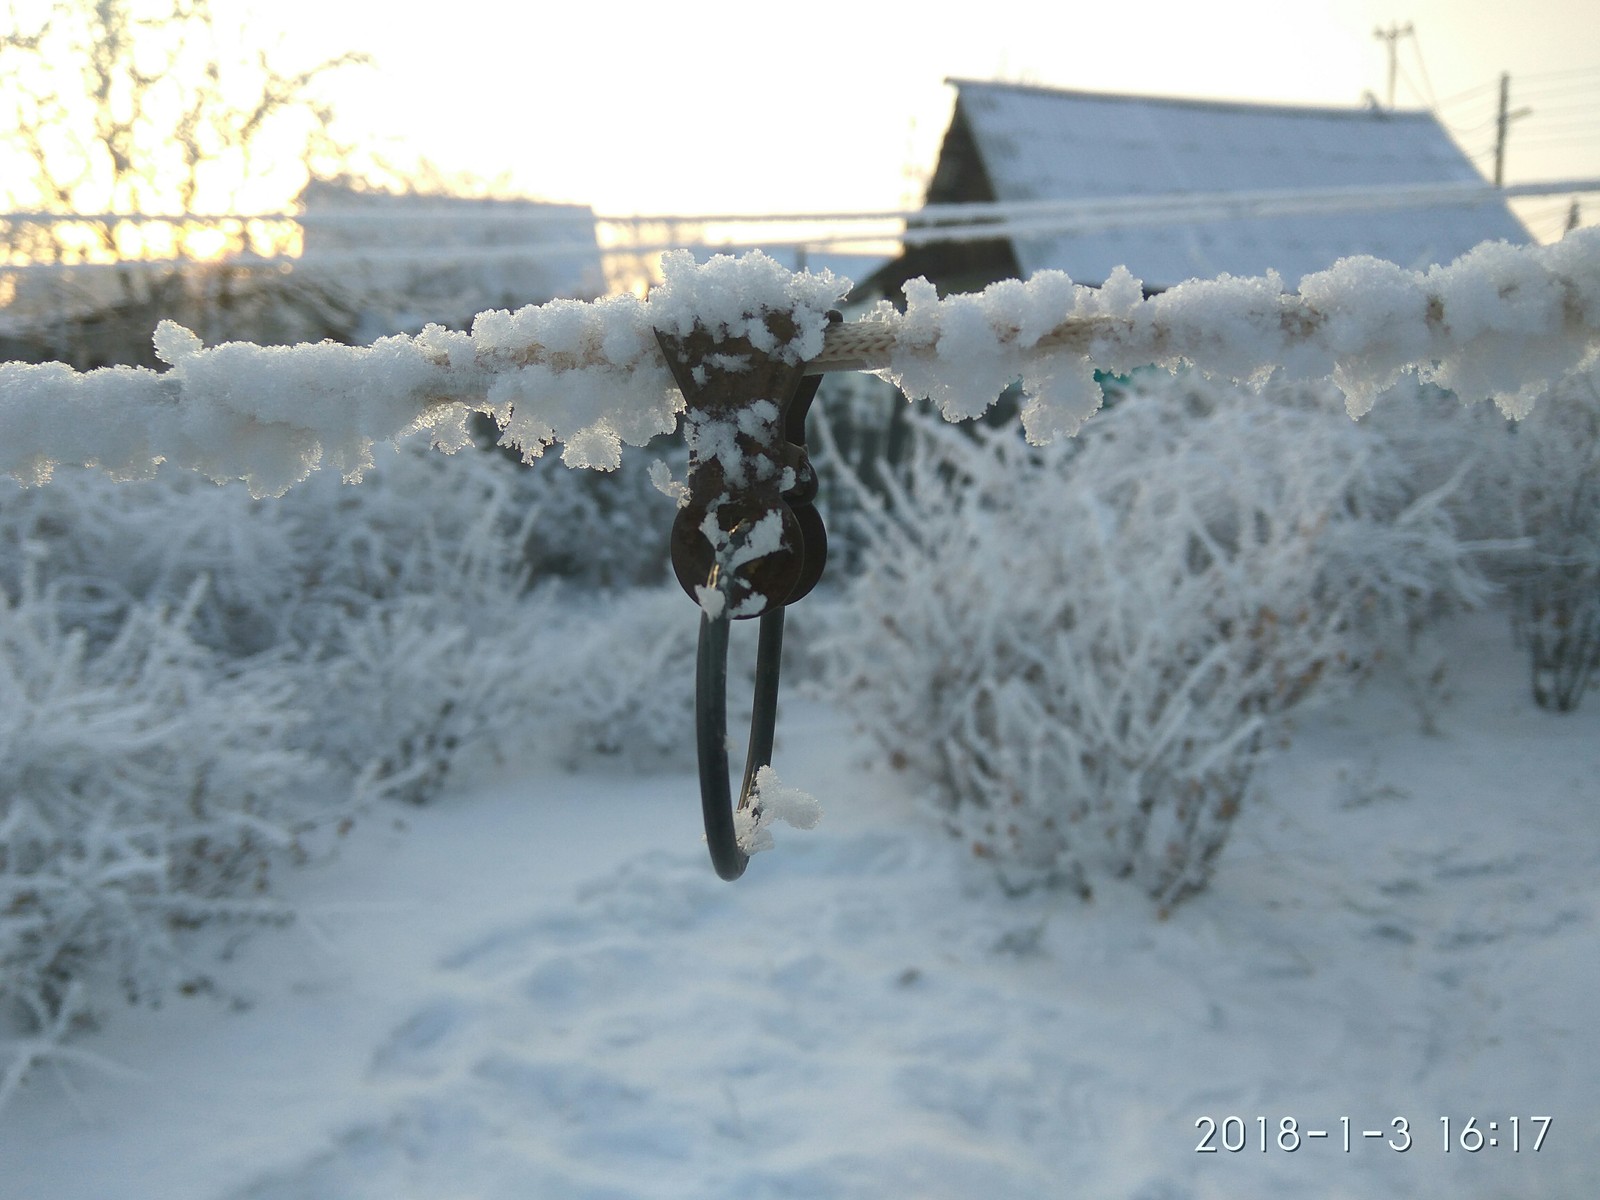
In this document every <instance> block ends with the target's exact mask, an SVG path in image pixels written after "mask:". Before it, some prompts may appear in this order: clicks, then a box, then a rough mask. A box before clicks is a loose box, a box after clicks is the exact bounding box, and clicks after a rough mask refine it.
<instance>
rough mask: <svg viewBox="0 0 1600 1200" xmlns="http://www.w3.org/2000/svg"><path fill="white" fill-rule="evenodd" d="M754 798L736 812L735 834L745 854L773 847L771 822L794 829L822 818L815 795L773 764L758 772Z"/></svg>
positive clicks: (812, 827)
mask: <svg viewBox="0 0 1600 1200" xmlns="http://www.w3.org/2000/svg"><path fill="white" fill-rule="evenodd" d="M751 801H752V803H751V805H750V807H749V808H741V809H738V810H737V811H736V812H735V813H734V814H733V831H734V835H735V836H736V837H737V838H738V841H739V849H741V850H743V851H744V852H745V853H746V854H759V853H760V852H761V851H763V850H770V849H772V826H773V825H774V824H775V823H776V822H778V821H782V822H783V823H784V824H785V825H788V826H791V827H792V828H794V829H815V828H816V827H817V823H818V822H819V821H821V820H822V805H820V804H818V803H817V800H816V797H814V796H811V795H808V794H807V793H805V792H802V791H801V790H800V789H799V788H792V787H789V786H788V785H787V784H786V783H784V782H783V780H781V779H779V778H778V773H777V772H776V771H774V770H773V769H772V768H771V767H770V766H766V767H762V768H761V769H760V770H759V771H757V772H756V780H755V791H754V794H753V795H752V797H751Z"/></svg>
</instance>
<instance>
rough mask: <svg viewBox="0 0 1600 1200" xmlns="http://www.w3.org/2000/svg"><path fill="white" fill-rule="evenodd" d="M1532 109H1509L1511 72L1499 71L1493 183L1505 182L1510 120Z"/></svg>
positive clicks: (1522, 115)
mask: <svg viewBox="0 0 1600 1200" xmlns="http://www.w3.org/2000/svg"><path fill="white" fill-rule="evenodd" d="M1532 112H1533V109H1531V108H1528V107H1526V106H1524V107H1522V108H1519V109H1517V111H1516V112H1512V111H1511V72H1510V71H1501V72H1500V110H1499V112H1498V113H1497V114H1496V116H1495V119H1494V185H1495V187H1504V186H1505V182H1506V133H1507V131H1509V130H1510V128H1511V122H1513V121H1515V120H1517V119H1518V118H1519V117H1526V116H1528V115H1529V114H1530V113H1532Z"/></svg>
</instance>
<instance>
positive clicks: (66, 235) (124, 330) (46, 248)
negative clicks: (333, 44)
mask: <svg viewBox="0 0 1600 1200" xmlns="http://www.w3.org/2000/svg"><path fill="white" fill-rule="evenodd" d="M6 12H7V17H8V20H7V22H6V23H5V25H4V27H3V28H0V208H4V209H9V210H11V212H10V216H9V217H0V316H3V317H5V318H6V320H5V321H4V322H3V323H0V357H5V358H11V357H17V358H30V359H41V358H61V359H64V360H66V361H69V362H71V363H73V364H74V365H76V366H78V367H80V368H82V367H90V366H99V365H102V364H105V363H110V362H124V363H143V364H145V365H152V361H153V360H152V359H151V358H150V348H149V347H150V331H151V330H152V329H153V328H154V326H155V323H156V321H157V320H159V319H160V318H162V317H167V316H170V317H174V318H176V319H179V320H182V321H184V322H185V323H186V324H189V325H190V327H192V328H195V329H197V330H198V331H200V332H201V333H202V334H203V335H206V336H208V337H209V338H212V339H216V338H223V337H239V336H246V337H251V338H253V339H254V340H261V341H294V340H301V339H303V338H308V337H309V338H313V339H314V338H317V337H321V336H326V335H328V334H329V333H331V332H334V329H335V328H336V327H337V324H338V322H340V321H342V320H343V319H344V317H345V316H346V315H347V314H345V313H343V311H342V310H343V309H345V308H348V307H349V305H348V304H346V303H345V302H344V299H343V298H342V297H341V296H338V295H335V294H334V290H330V289H328V288H314V287H308V286H307V285H305V284H304V281H297V282H296V283H295V285H294V288H293V289H292V290H293V293H294V294H293V295H289V294H287V293H288V291H289V290H290V289H288V288H287V286H286V285H285V283H284V282H283V281H281V280H277V279H275V278H271V277H268V276H267V275H266V274H264V273H263V272H261V271H259V270H257V269H254V268H252V267H251V266H250V265H249V263H248V258H249V257H250V256H256V255H259V256H272V255H277V254H282V253H285V252H291V251H292V250H293V249H294V247H295V240H296V239H297V238H298V237H299V228H298V226H297V225H296V224H295V223H294V222H291V221H277V222H273V221H240V220H231V221H223V220H215V219H212V220H207V219H204V218H205V214H206V212H207V211H208V210H209V211H210V212H212V213H216V212H218V211H221V212H224V213H225V212H236V211H238V209H239V208H240V207H241V206H249V207H252V208H254V209H256V210H257V211H260V210H262V209H267V210H270V211H282V210H283V209H285V208H287V207H288V206H289V204H290V202H291V201H292V200H293V198H294V197H295V196H296V195H297V194H298V193H299V192H300V191H301V189H302V188H303V187H304V186H305V184H306V182H307V180H308V179H309V178H311V177H313V176H317V175H325V174H333V173H337V172H340V171H342V170H344V169H345V168H346V165H347V163H348V161H349V154H348V153H347V151H346V149H345V148H344V147H342V146H340V145H339V144H338V143H337V142H336V140H335V139H334V137H333V135H332V134H331V132H330V126H331V122H332V115H333V114H332V110H331V108H330V106H329V104H328V102H327V100H326V99H325V97H324V96H323V95H322V93H321V84H322V83H323V81H324V79H325V77H326V76H328V75H329V74H331V73H333V72H336V71H339V70H342V69H343V68H346V67H350V66H354V65H357V64H361V63H364V62H365V61H366V60H365V59H364V57H363V56H361V55H358V54H343V55H340V56H338V57H335V58H331V59H327V60H325V61H321V62H316V63H312V64H310V65H308V66H304V67H299V66H296V67H284V66H282V65H280V63H281V61H282V60H283V59H284V58H285V55H284V53H283V51H282V47H281V45H280V46H275V47H271V48H261V47H259V46H253V45H251V44H250V43H249V42H248V39H246V38H245V37H244V36H243V35H242V31H240V30H239V29H237V28H234V27H229V26H227V25H226V23H225V22H221V21H219V20H218V19H217V18H216V17H215V15H214V14H213V12H212V9H211V5H210V0H35V2H34V3H31V4H30V3H28V2H27V0H20V2H19V0H7V7H6ZM63 217H70V218H72V219H70V220H63V219H62V218H63ZM241 255H242V256H244V257H245V259H246V261H244V262H242V263H241V262H240V261H239V256H241ZM150 259H160V260H169V261H168V265H166V266H165V267H160V268H156V267H151V266H149V265H141V266H140V267H138V268H137V269H133V268H128V269H119V270H116V271H115V272H113V273H110V274H109V275H108V274H107V273H106V272H105V269H104V268H101V269H100V271H99V272H98V273H96V272H94V271H92V270H91V271H87V272H84V271H80V272H76V273H67V272H64V268H66V267H69V266H72V265H74V264H85V263H105V262H121V263H127V262H129V261H131V260H150ZM174 259H203V260H212V259H218V260H225V261H219V262H215V263H207V264H206V266H205V267H204V268H203V269H197V268H195V267H194V266H192V265H191V266H189V267H187V268H185V269H177V268H176V267H174V266H173V265H171V263H170V260H174ZM8 263H9V264H11V265H12V266H13V267H18V268H21V269H22V270H23V271H24V272H31V273H32V274H31V276H29V275H22V276H16V277H14V278H13V279H11V280H7V279H6V278H4V275H6V274H7V272H5V271H4V269H3V268H4V267H5V266H6V265H7V264H8ZM41 268H44V269H45V270H46V271H47V272H48V273H47V274H45V275H44V276H43V277H40V276H39V272H40V270H41ZM52 268H59V269H52ZM286 301H287V303H286Z"/></svg>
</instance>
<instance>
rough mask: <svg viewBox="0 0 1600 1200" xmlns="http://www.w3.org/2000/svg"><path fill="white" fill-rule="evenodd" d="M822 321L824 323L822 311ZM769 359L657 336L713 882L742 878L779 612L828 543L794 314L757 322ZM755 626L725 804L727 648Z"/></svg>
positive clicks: (723, 342) (813, 390)
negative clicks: (670, 406) (667, 378)
mask: <svg viewBox="0 0 1600 1200" xmlns="http://www.w3.org/2000/svg"><path fill="white" fill-rule="evenodd" d="M830 315H831V314H830ZM765 320H766V325H767V328H768V331H769V332H770V333H771V334H772V335H773V336H774V337H775V338H776V339H777V343H778V346H779V350H778V351H776V352H770V353H769V352H765V351H760V350H757V349H756V348H755V347H754V346H753V345H752V344H751V343H750V341H749V339H748V338H745V337H742V336H723V337H717V336H715V335H713V334H712V332H711V331H710V330H708V329H706V328H705V327H703V326H700V325H696V326H695V327H694V329H693V330H692V331H691V332H690V333H689V334H687V335H675V334H668V333H664V332H662V331H661V330H657V331H656V338H657V340H658V341H659V342H660V343H661V348H662V351H663V352H664V353H665V355H666V359H667V365H668V366H669V367H670V368H671V370H672V375H673V378H674V379H675V380H676V381H677V384H678V387H679V389H680V390H681V391H682V392H683V397H684V403H685V406H686V409H687V412H686V415H685V418H684V430H685V437H686V440H687V441H688V444H689V494H688V497H687V500H686V501H685V503H684V504H683V506H682V507H681V508H680V509H679V511H678V515H677V518H676V519H675V520H674V522H673V526H672V567H673V572H674V574H676V575H677V578H678V583H679V585H680V586H682V588H683V590H684V591H685V592H686V593H688V595H689V596H690V597H691V598H692V599H694V600H695V601H696V602H697V603H698V604H699V605H700V610H701V612H700V640H699V646H698V650H697V652H696V657H695V749H696V753H697V756H698V758H699V763H700V807H701V812H702V814H703V816H704V819H705V830H706V845H707V848H708V849H709V851H710V853H711V865H712V866H713V868H715V870H716V872H717V874H718V875H719V876H721V877H722V878H723V879H727V880H734V879H738V878H739V876H741V875H743V874H744V870H745V866H746V865H747V864H748V862H749V856H748V855H747V854H746V853H745V851H744V849H743V848H742V847H741V846H740V844H739V832H738V824H739V822H738V820H737V817H736V813H738V812H747V813H749V814H750V815H749V822H750V823H752V824H753V822H754V820H755V818H756V816H758V815H759V807H758V806H759V798H758V797H757V795H756V787H755V782H756V775H757V773H758V772H759V771H760V770H761V768H762V767H764V766H767V765H769V764H770V763H771V761H772V743H773V736H774V732H775V730H776V728H777V720H778V683H779V668H780V666H781V660H782V657H783V621H784V606H785V605H787V604H792V603H794V602H795V601H796V600H799V599H800V598H801V597H802V596H804V595H805V594H806V593H808V592H809V591H810V590H811V589H812V588H813V587H815V586H816V583H817V581H818V580H819V579H820V578H821V577H822V568H823V564H824V563H825V562H826V560H827V534H826V531H825V530H824V529H823V525H822V518H821V517H820V516H819V515H818V513H817V511H816V509H815V508H814V507H812V502H813V501H814V500H815V499H816V495H817V476H816V472H815V470H813V468H812V466H811V461H810V459H809V457H808V456H807V454H806V448H805V418H806V412H807V411H808V410H809V408H810V406H811V402H812V400H813V399H815V397H816V394H817V388H818V385H819V384H820V383H821V376H819V375H811V376H807V375H806V374H805V364H804V363H802V362H799V361H793V362H791V361H787V360H786V359H785V358H784V356H783V354H782V347H783V346H785V345H787V344H788V343H789V342H790V341H792V340H793V338H794V337H795V335H796V332H797V330H796V326H795V324H794V320H793V318H792V317H791V316H790V315H789V314H788V313H784V312H774V313H769V314H767V316H766V318H765ZM750 617H760V618H761V630H760V638H759V641H758V645H757V649H756V679H755V700H754V706H753V709H752V712H751V717H750V744H749V748H748V750H747V751H746V754H745V769H744V779H743V782H742V783H741V784H740V787H739V798H738V801H737V804H735V801H734V798H733V790H732V787H731V785H730V781H729V778H728V705H727V689H728V638H729V632H730V629H731V627H732V623H733V622H734V621H736V620H743V619H747V618H750Z"/></svg>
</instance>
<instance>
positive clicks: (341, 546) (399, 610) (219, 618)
mask: <svg viewBox="0 0 1600 1200" xmlns="http://www.w3.org/2000/svg"><path fill="white" fill-rule="evenodd" d="M588 474H591V473H589V472H577V471H572V470H568V469H566V468H564V467H562V466H561V465H560V464H559V463H557V462H554V461H551V462H549V463H541V464H539V465H538V466H537V467H535V468H533V469H530V468H526V467H523V466H522V465H520V464H517V463H514V462H512V461H509V460H507V459H506V458H504V457H503V456H501V455H499V454H495V453H487V452H479V451H471V450H469V451H462V452H460V453H457V454H455V455H445V454H440V453H438V452H436V451H431V450H429V449H427V448H426V447H425V446H420V445H416V444H412V445H408V446H407V447H404V448H402V449H401V450H399V451H397V452H392V453H388V454H380V455H379V462H378V465H377V467H376V469H374V470H372V471H370V472H368V473H367V476H366V478H364V479H363V480H362V482H361V483H360V484H359V485H356V486H350V485H346V484H343V483H341V482H340V481H339V480H338V479H337V478H335V477H333V476H332V475H330V474H327V473H323V474H318V475H316V476H314V477H312V478H311V479H309V480H307V482H306V483H305V484H304V485H303V486H302V487H300V488H298V489H295V490H294V491H292V492H290V493H288V494H287V495H285V496H283V497H281V498H278V499H275V500H252V499H251V498H250V497H249V496H248V494H247V493H246V492H245V490H244V489H243V488H240V487H217V486H216V485H214V484H211V483H209V482H207V481H205V480H204V479H201V478H200V477H198V476H196V475H193V474H191V473H187V472H170V473H169V472H164V473H162V474H160V475H158V476H157V478H155V479H153V480H149V481H144V482H139V483H130V484H117V483H113V482H111V481H109V480H107V479H105V478H104V477H103V476H101V475H99V474H98V473H95V472H89V471H70V470H63V471H62V472H60V473H59V474H58V477H57V478H56V480H54V481H53V482H52V483H51V484H50V485H49V486H47V487H43V488H29V489H23V488H17V487H15V486H14V485H11V484H6V485H4V486H5V487H6V489H7V494H5V495H4V496H3V497H0V548H4V549H3V550H0V588H4V590H6V591H7V592H8V593H9V594H11V595H13V596H15V595H17V594H18V588H19V587H20V582H21V570H22V568H21V565H20V564H23V563H31V568H30V569H32V570H33V571H34V572H35V573H36V574H37V575H38V577H39V578H40V579H41V580H42V581H44V583H45V584H46V585H47V586H49V588H50V589H51V592H52V595H54V596H55V597H56V603H57V606H58V609H59V611H60V612H61V613H62V617H63V620H64V621H66V622H67V623H68V625H69V626H71V627H74V628H81V629H82V630H83V631H84V635H85V636H86V637H87V638H88V639H89V642H90V644H91V645H99V644H103V643H105V642H106V641H108V640H109V639H110V638H112V637H113V636H115V634H116V631H117V630H119V629H120V628H121V627H122V625H123V623H124V622H125V621H126V619H127V617H128V614H129V613H130V612H132V611H134V610H136V609H137V608H138V607H139V606H141V605H175V604H181V603H184V602H185V598H186V597H188V596H189V595H190V592H191V590H192V589H194V588H195V585H196V584H197V583H200V582H203V583H204V587H203V588H201V589H200V590H199V592H198V593H197V599H195V600H194V602H193V604H192V606H191V610H190V611H191V612H192V618H191V624H190V627H189V628H190V630H191V633H192V634H193V636H194V637H195V638H196V640H198V641H199V642H200V643H201V644H203V645H204V646H206V647H208V648H210V649H212V650H215V651H216V652H217V653H218V654H219V655H221V656H223V657H225V658H226V659H229V660H233V661H236V662H238V663H239V664H240V669H241V670H244V669H249V663H250V661H251V660H252V659H253V658H255V657H257V656H269V657H270V656H277V657H279V658H282V659H283V660H285V663H286V666H285V667H284V669H285V670H288V671H290V672H291V673H294V672H296V671H298V672H299V673H300V676H301V686H300V692H299V695H298V697H297V702H298V703H299V704H300V706H301V707H303V708H304V710H305V711H306V712H307V713H308V716H309V718H310V719H309V720H308V721H307V722H306V724H305V726H304V727H303V729H302V730H301V732H300V733H299V734H297V735H296V737H297V740H296V741H295V743H294V744H295V745H296V747H297V748H299V749H303V750H306V751H308V752H311V753H313V754H315V755H316V756H318V757H319V758H322V759H324V760H327V761H328V762H330V763H332V764H333V765H335V766H336V767H337V768H338V769H339V770H341V771H342V772H344V773H346V774H348V775H349V776H350V777H352V778H354V777H358V776H359V777H362V778H364V779H366V780H367V781H368V783H369V784H370V785H372V786H374V787H375V788H376V789H377V790H378V791H380V792H388V793H391V794H396V795H404V796H406V797H408V798H410V799H413V800H420V799H423V798H425V797H426V796H427V795H429V794H431V793H432V792H433V791H434V790H436V789H437V787H438V785H440V784H441V783H442V782H443V780H444V779H445V778H446V776H447V775H448V772H449V768H450V763H451V762H452V761H453V760H454V759H455V758H456V757H457V756H458V755H460V754H464V753H469V752H472V748H473V747H474V746H476V747H479V748H482V747H484V746H489V745H493V744H494V742H495V740H496V739H497V738H501V737H506V736H509V730H510V729H511V728H513V727H514V726H515V725H516V724H517V722H519V721H521V720H524V719H525V718H526V716H527V713H528V711H529V706H530V705H536V702H538V701H539V700H540V698H541V697H542V696H544V695H547V694H548V691H549V689H548V684H547V683H546V682H543V680H544V679H545V677H547V676H548V675H549V674H550V673H551V672H550V671H547V670H537V669H535V670H534V671H533V672H532V674H529V671H528V663H529V658H528V649H527V647H528V646H529V644H530V642H531V641H532V640H533V639H535V638H537V636H538V635H539V634H540V632H541V631H542V630H543V629H547V628H553V627H554V626H556V625H558V624H563V623H565V624H568V625H570V624H571V622H570V619H565V618H564V617H563V615H562V614H561V613H558V612H557V611H556V610H555V609H554V607H553V606H552V605H551V604H550V603H548V602H547V601H542V600H540V599H539V595H540V593H541V591H542V590H543V589H544V588H546V586H547V585H548V583H549V582H550V581H551V580H552V578H560V579H561V580H562V581H563V583H564V585H565V586H566V587H567V588H568V594H569V595H572V596H579V595H581V594H582V592H583V591H585V590H588V589H593V588H596V587H603V586H608V587H619V586H626V585H632V584H637V583H642V582H646V581H650V580H652V579H658V578H660V577H661V576H662V575H663V574H664V573H665V563H666V542H667V533H668V530H669V529H670V526H671V519H672V514H673V503H672V501H671V500H670V499H669V498H668V497H666V496H664V495H662V494H661V493H660V492H658V491H656V490H655V489H654V488H653V487H652V486H651V485H650V483H649V481H648V477H647V471H646V469H645V464H644V463H642V462H636V463H635V464H634V465H633V466H631V467H629V466H624V467H623V468H621V469H620V470H619V471H618V472H615V473H612V474H610V475H607V476H605V477H603V478H600V479H598V480H597V481H594V482H586V481H585V480H584V478H583V477H584V476H585V475H588ZM607 484H610V485H612V487H613V488H614V489H615V490H614V491H608V490H607V488H606V487H605V485H607ZM574 607H576V608H579V609H582V610H584V611H585V612H592V611H593V610H594V609H595V605H594V604H593V603H592V602H585V601H575V603H574ZM690 629H691V633H692V629H693V625H692V622H691V623H690ZM576 640H577V641H590V640H592V639H588V638H587V637H586V636H579V637H578V638H577V639H576ZM595 648H596V649H597V650H598V649H599V647H598V646H596V647H595ZM549 649H550V656H551V657H561V656H563V655H565V656H566V657H567V659H568V661H569V662H570V661H572V660H571V656H570V652H568V651H566V650H565V649H563V648H561V647H550V648H549ZM655 658H656V649H655V648H654V647H649V646H644V645H641V647H640V652H639V653H636V654H634V655H632V656H631V657H630V658H628V659H627V660H624V661H622V662H619V663H617V664H612V665H611V666H610V667H608V664H605V663H602V665H601V667H600V671H601V673H602V675H603V673H604V671H605V670H607V669H613V668H614V669H620V670H625V671H628V672H631V673H632V674H631V677H638V678H642V677H643V676H642V675H641V674H640V672H641V670H642V666H643V664H646V663H649V662H652V661H655ZM690 674H691V675H692V668H690ZM594 686H600V685H598V684H596V685H594ZM607 686H609V685H607ZM630 703H631V702H630ZM554 715H556V716H559V717H560V719H561V722H562V725H563V728H566V729H567V730H568V733H569V734H570V735H571V736H577V735H578V734H579V732H580V731H584V736H586V737H593V738H601V739H602V740H603V738H605V737H613V736H615V735H614V734H611V733H606V734H604V735H602V732H601V730H600V724H603V723H604V722H602V721H600V719H599V718H598V717H595V718H594V719H593V720H591V719H590V718H591V715H592V714H591V710H590V709H588V708H584V707H581V706H580V707H579V708H578V709H577V710H572V711H568V712H563V713H559V714H554ZM597 722H598V723H597ZM585 753H587V751H586V750H585V749H584V748H582V747H578V746H574V747H572V748H571V750H570V754H569V757H572V756H575V757H577V758H581V757H583V755H584V754H585Z"/></svg>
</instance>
